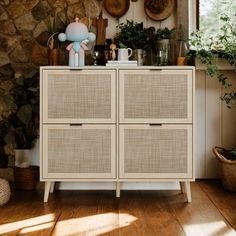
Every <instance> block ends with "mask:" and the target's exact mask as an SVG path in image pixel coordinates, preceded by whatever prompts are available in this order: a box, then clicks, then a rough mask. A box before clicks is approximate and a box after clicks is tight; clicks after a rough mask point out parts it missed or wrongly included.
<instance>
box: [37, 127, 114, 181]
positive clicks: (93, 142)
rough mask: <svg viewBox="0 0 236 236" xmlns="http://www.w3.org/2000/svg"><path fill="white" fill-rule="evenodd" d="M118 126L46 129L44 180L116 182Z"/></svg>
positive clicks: (44, 139) (44, 137)
mask: <svg viewBox="0 0 236 236" xmlns="http://www.w3.org/2000/svg"><path fill="white" fill-rule="evenodd" d="M115 139H116V136H115V126H113V125H83V126H69V125H44V126H43V139H42V141H43V158H42V165H41V166H43V172H42V177H43V178H61V179H69V178H115V163H116V155H115V150H116V148H115V145H116V144H115V142H116V140H115Z"/></svg>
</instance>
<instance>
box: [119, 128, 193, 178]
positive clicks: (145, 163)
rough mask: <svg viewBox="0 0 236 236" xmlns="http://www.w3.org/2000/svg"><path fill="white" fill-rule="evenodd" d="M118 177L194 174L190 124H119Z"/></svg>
mask: <svg viewBox="0 0 236 236" xmlns="http://www.w3.org/2000/svg"><path fill="white" fill-rule="evenodd" d="M119 137H120V140H119V141H120V142H119V145H120V148H119V160H120V165H119V166H120V173H119V177H120V178H150V179H151V178H159V179H173V178H193V167H192V164H193V161H192V159H193V158H192V157H193V154H192V126H191V125H163V126H160V127H159V126H148V125H121V126H120V130H119Z"/></svg>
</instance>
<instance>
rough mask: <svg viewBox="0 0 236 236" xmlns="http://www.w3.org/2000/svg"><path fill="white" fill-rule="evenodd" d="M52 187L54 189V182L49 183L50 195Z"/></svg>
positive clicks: (52, 190)
mask: <svg viewBox="0 0 236 236" xmlns="http://www.w3.org/2000/svg"><path fill="white" fill-rule="evenodd" d="M54 187H55V182H51V185H50V193H53V192H54Z"/></svg>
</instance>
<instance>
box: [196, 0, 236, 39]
mask: <svg viewBox="0 0 236 236" xmlns="http://www.w3.org/2000/svg"><path fill="white" fill-rule="evenodd" d="M198 2H199V9H198V10H199V19H198V24H199V25H198V27H199V29H200V30H201V31H203V32H204V34H206V35H209V36H211V37H214V35H216V34H218V33H219V32H220V28H221V22H222V21H221V20H220V17H221V16H222V15H224V14H226V15H228V16H233V15H235V14H236V0H198Z"/></svg>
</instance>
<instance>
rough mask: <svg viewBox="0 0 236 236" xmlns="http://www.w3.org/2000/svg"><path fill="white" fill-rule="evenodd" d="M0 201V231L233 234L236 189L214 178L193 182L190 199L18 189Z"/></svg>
mask: <svg viewBox="0 0 236 236" xmlns="http://www.w3.org/2000/svg"><path fill="white" fill-rule="evenodd" d="M16 196H17V197H14V199H13V200H11V202H9V203H8V204H7V205H5V206H3V207H0V235H42V236H47V235H65V236H69V235H71V236H75V235H130V236H138V235H147V236H152V235H158V236H165V235H170V236H178V235H181V236H182V235H188V236H190V235H191V236H192V235H196V236H221V235H222V236H228V235H229V236H231V235H236V231H235V229H236V193H230V192H227V191H225V190H223V189H222V187H221V185H220V183H219V182H218V181H209V180H208V181H197V182H195V183H193V184H192V198H193V201H192V203H189V204H188V203H186V202H185V200H186V199H185V197H184V195H183V194H181V193H180V191H178V190H176V191H173V190H172V191H163V190H162V191H121V198H120V199H116V198H115V192H114V191H56V192H55V193H54V194H53V195H51V196H50V198H49V202H48V203H46V204H45V203H43V202H42V197H43V193H42V192H38V193H37V192H34V193H30V192H17V193H16Z"/></svg>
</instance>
